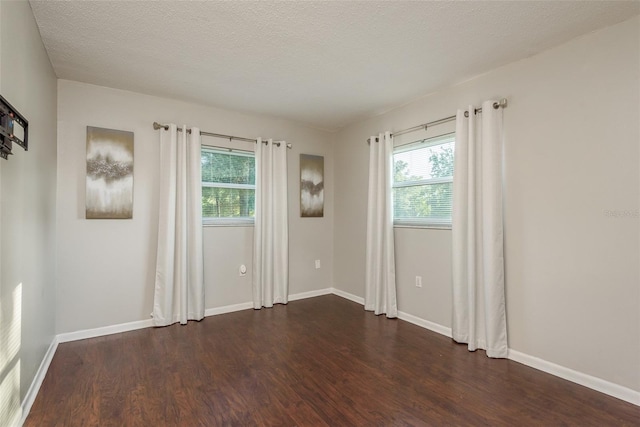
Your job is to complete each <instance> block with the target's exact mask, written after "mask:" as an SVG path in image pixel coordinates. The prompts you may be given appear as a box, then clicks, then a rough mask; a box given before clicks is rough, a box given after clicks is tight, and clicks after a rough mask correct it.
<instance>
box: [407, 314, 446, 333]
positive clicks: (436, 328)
mask: <svg viewBox="0 0 640 427" xmlns="http://www.w3.org/2000/svg"><path fill="white" fill-rule="evenodd" d="M398 319H401V320H404V321H407V322H409V323H413V324H414V325H418V326H421V327H423V328H425V329H428V330H430V331H433V332H437V333H439V334H441V335H444V336H445V337H449V338H451V337H452V335H451V328H447V327H446V326H442V325H440V324H438V323H434V322H430V321H428V320H425V319H423V318H421V317H418V316H414V315H413V314H409V313H405V312H404V311H398Z"/></svg>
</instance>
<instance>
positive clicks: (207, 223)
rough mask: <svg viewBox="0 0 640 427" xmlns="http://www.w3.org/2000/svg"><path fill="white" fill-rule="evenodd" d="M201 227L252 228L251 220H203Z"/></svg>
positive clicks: (252, 221)
mask: <svg viewBox="0 0 640 427" xmlns="http://www.w3.org/2000/svg"><path fill="white" fill-rule="evenodd" d="M202 226H203V227H253V226H254V219H253V218H203V219H202Z"/></svg>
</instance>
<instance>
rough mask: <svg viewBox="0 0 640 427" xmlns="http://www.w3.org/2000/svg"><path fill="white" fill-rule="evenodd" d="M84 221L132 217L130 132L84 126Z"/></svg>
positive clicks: (131, 147) (131, 142) (131, 145)
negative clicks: (85, 165) (85, 145)
mask: <svg viewBox="0 0 640 427" xmlns="http://www.w3.org/2000/svg"><path fill="white" fill-rule="evenodd" d="M86 191H87V192H86V199H85V200H86V202H85V206H86V218H87V219H130V218H132V217H133V132H126V131H121V130H113V129H103V128H97V127H92V126H87V190H86Z"/></svg>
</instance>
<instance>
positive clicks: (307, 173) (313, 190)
mask: <svg viewBox="0 0 640 427" xmlns="http://www.w3.org/2000/svg"><path fill="white" fill-rule="evenodd" d="M300 216H301V217H322V216H324V157H322V156H313V155H310V154H300Z"/></svg>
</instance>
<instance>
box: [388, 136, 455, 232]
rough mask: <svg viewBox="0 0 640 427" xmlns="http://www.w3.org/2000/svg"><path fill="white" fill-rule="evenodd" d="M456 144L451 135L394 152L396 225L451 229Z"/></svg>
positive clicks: (394, 216)
mask: <svg viewBox="0 0 640 427" xmlns="http://www.w3.org/2000/svg"><path fill="white" fill-rule="evenodd" d="M454 144H455V135H454V134H448V135H443V136H439V137H435V138H429V139H425V140H422V141H417V142H414V143H411V144H407V145H403V146H401V147H397V148H396V149H395V150H394V152H393V219H394V221H393V223H394V225H408V226H411V225H417V226H426V227H450V226H451V202H452V194H453V152H454Z"/></svg>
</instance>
